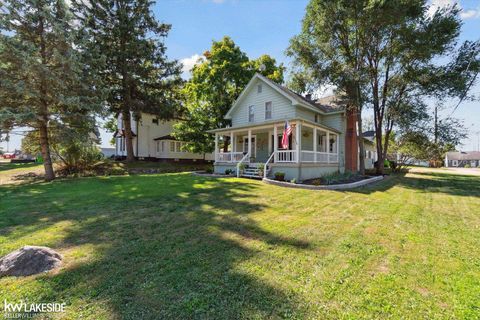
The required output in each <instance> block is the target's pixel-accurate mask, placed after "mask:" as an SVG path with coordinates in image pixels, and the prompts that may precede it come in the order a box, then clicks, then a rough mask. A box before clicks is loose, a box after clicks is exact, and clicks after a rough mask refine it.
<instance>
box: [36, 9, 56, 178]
mask: <svg viewBox="0 0 480 320" xmlns="http://www.w3.org/2000/svg"><path fill="white" fill-rule="evenodd" d="M39 27H40V30H39V36H40V55H41V57H42V65H43V67H44V68H47V66H48V61H47V49H46V44H45V37H44V20H43V17H42V18H40V25H39ZM40 93H41V97H40V109H39V121H38V130H39V136H40V149H41V152H42V157H43V167H44V168H45V180H46V181H52V180H53V179H55V172H54V171H53V165H52V157H51V156H50V143H49V140H48V105H49V103H48V100H47V96H48V95H47V85H46V83H45V74H44V72H41V73H40Z"/></svg>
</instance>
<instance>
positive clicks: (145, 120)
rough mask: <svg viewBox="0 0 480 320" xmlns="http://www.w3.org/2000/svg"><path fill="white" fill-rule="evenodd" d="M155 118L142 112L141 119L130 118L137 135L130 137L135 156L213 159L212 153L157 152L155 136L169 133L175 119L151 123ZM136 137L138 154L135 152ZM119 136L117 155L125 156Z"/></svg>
mask: <svg viewBox="0 0 480 320" xmlns="http://www.w3.org/2000/svg"><path fill="white" fill-rule="evenodd" d="M153 119H156V117H155V116H154V115H151V114H146V113H142V117H141V119H140V120H139V121H138V131H137V122H136V121H135V120H133V118H132V130H133V131H134V133H135V134H136V135H137V136H136V137H134V138H133V139H132V142H133V152H134V154H135V156H138V157H141V158H144V157H145V158H146V157H152V158H170V159H204V158H205V159H206V160H213V158H214V157H213V153H211V154H206V155H205V157H204V155H203V154H197V153H190V152H164V153H161V152H157V142H156V141H155V139H156V138H160V137H163V136H166V135H170V134H171V133H172V131H173V125H174V124H175V121H161V120H159V121H158V124H156V123H153V122H152V120H153ZM117 125H118V129H119V130H121V129H122V127H123V123H122V116H121V115H119V117H118V119H117ZM137 139H138V154H137ZM120 140H121V138H117V139H115V141H116V146H115V148H116V152H117V155H121V156H126V151H123V152H122V151H120Z"/></svg>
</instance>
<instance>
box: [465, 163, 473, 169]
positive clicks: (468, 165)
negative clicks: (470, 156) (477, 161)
mask: <svg viewBox="0 0 480 320" xmlns="http://www.w3.org/2000/svg"><path fill="white" fill-rule="evenodd" d="M471 167H472V166H471V165H470V163H467V164H466V165H465V167H464V168H471Z"/></svg>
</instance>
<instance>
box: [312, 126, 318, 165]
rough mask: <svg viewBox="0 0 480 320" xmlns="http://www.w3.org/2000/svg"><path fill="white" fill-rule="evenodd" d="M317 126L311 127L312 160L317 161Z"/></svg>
mask: <svg viewBox="0 0 480 320" xmlns="http://www.w3.org/2000/svg"><path fill="white" fill-rule="evenodd" d="M317 144H318V142H317V127H315V128H313V162H315V163H316V162H317Z"/></svg>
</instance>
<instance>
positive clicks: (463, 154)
mask: <svg viewBox="0 0 480 320" xmlns="http://www.w3.org/2000/svg"><path fill="white" fill-rule="evenodd" d="M447 158H448V160H480V151H452V152H447Z"/></svg>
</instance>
